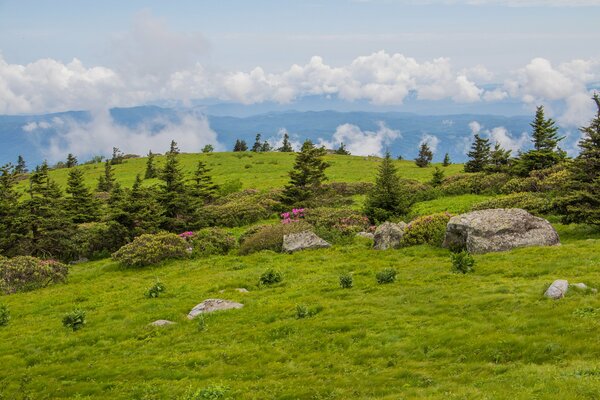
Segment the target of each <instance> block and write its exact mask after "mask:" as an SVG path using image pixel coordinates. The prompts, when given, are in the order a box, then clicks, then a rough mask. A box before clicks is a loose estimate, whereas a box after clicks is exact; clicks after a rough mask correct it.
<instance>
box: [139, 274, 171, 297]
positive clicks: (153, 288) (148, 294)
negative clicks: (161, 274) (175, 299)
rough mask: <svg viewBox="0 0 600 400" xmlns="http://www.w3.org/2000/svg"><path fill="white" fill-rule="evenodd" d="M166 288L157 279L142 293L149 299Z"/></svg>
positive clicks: (158, 294)
mask: <svg viewBox="0 0 600 400" xmlns="http://www.w3.org/2000/svg"><path fill="white" fill-rule="evenodd" d="M166 290H167V288H166V286H165V285H164V284H163V283H162V282H161V281H159V280H158V279H157V280H156V282H155V283H154V285H152V286H150V288H149V289H148V290H147V291H146V293H144V296H146V297H147V298H149V299H155V298H157V297H158V296H160V294H161V293H163V292H165V291H166Z"/></svg>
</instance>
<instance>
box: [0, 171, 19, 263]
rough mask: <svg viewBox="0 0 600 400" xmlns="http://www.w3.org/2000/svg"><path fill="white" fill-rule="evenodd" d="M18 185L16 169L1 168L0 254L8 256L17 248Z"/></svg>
mask: <svg viewBox="0 0 600 400" xmlns="http://www.w3.org/2000/svg"><path fill="white" fill-rule="evenodd" d="M16 183H17V177H16V168H15V169H14V170H13V167H12V165H10V164H6V165H3V166H2V167H0V254H8V251H9V250H10V249H11V248H14V247H15V236H14V235H15V222H16V221H17V220H18V218H19V215H18V209H19V208H18V205H19V195H18V194H17V192H16V191H15V185H16Z"/></svg>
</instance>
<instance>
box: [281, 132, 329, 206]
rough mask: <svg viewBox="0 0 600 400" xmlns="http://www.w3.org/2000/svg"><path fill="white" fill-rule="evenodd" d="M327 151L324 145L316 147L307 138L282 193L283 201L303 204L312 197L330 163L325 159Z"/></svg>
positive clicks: (323, 179) (323, 178)
mask: <svg viewBox="0 0 600 400" xmlns="http://www.w3.org/2000/svg"><path fill="white" fill-rule="evenodd" d="M325 153H326V151H325V149H324V148H322V147H315V145H314V144H313V143H312V142H311V141H310V140H306V141H305V142H304V143H303V144H302V148H301V149H300V152H299V153H298V154H297V155H296V161H295V163H294V169H293V170H292V171H290V182H289V183H288V184H287V185H286V186H285V188H284V190H283V193H282V201H283V202H284V203H286V204H290V205H292V204H302V203H303V202H305V201H306V200H309V199H310V198H312V197H313V196H314V195H315V193H316V191H317V190H318V189H319V188H320V187H321V184H322V183H323V181H325V180H326V179H327V178H326V176H325V169H326V168H327V167H329V164H328V163H327V162H325V161H323V156H324V155H325Z"/></svg>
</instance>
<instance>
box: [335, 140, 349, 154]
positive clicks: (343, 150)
mask: <svg viewBox="0 0 600 400" xmlns="http://www.w3.org/2000/svg"><path fill="white" fill-rule="evenodd" d="M335 154H339V155H342V156H349V155H350V152H349V151H348V150H346V145H345V144H344V142H342V143H340V147H338V148H337V149H336V150H335Z"/></svg>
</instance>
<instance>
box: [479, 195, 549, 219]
mask: <svg viewBox="0 0 600 400" xmlns="http://www.w3.org/2000/svg"><path fill="white" fill-rule="evenodd" d="M489 208H522V209H524V210H527V211H529V212H530V213H532V214H538V215H539V214H546V213H549V212H551V211H552V201H551V199H550V198H549V197H548V196H547V195H545V194H543V193H531V192H523V193H512V194H509V195H506V196H500V197H496V198H494V199H490V200H486V201H482V202H481V203H477V204H474V205H473V207H472V210H487V209H489Z"/></svg>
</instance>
